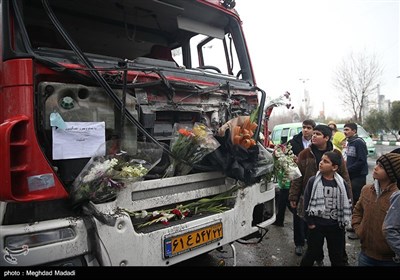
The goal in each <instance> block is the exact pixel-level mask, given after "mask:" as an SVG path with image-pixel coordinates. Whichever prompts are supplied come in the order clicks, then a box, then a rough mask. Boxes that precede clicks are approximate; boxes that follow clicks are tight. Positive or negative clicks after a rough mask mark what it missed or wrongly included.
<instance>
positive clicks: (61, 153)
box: [53, 122, 106, 160]
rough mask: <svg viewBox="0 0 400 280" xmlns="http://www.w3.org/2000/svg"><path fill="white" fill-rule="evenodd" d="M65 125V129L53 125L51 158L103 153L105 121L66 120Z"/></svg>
mask: <svg viewBox="0 0 400 280" xmlns="http://www.w3.org/2000/svg"><path fill="white" fill-rule="evenodd" d="M66 125H67V128H66V129H65V130H62V129H57V128H56V127H53V159H55V160H57V159H73V158H88V157H93V156H104V155H105V152H106V151H105V145H104V143H105V141H106V124H105V122H66ZM100 147H102V148H100ZM99 148H100V149H99Z"/></svg>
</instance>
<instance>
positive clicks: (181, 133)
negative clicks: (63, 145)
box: [165, 123, 220, 177]
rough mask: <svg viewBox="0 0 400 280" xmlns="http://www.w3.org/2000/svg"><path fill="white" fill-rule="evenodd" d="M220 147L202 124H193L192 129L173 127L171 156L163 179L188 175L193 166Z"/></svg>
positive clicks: (179, 126)
mask: <svg viewBox="0 0 400 280" xmlns="http://www.w3.org/2000/svg"><path fill="white" fill-rule="evenodd" d="M219 146H220V144H219V142H218V141H217V140H216V139H215V138H214V136H213V133H212V131H211V130H210V129H209V128H208V127H207V126H206V125H204V124H202V123H195V124H194V125H193V127H192V128H190V127H188V126H183V125H180V124H178V123H175V125H174V137H173V139H172V140H171V144H170V150H171V153H172V155H173V157H172V158H171V165H170V166H169V167H168V168H167V170H166V173H165V177H172V176H181V175H186V174H188V173H189V172H190V171H191V170H192V168H193V165H194V164H196V163H198V162H199V161H200V160H202V159H203V158H204V156H206V155H207V154H209V153H211V152H213V151H214V150H216V149H217V148H218V147H219Z"/></svg>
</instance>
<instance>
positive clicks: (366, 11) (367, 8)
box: [235, 0, 400, 117]
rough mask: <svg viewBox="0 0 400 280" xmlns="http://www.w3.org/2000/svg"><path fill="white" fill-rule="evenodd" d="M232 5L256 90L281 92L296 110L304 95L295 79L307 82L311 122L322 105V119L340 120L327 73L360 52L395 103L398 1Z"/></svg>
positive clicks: (274, 0)
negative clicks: (372, 58)
mask: <svg viewBox="0 0 400 280" xmlns="http://www.w3.org/2000/svg"><path fill="white" fill-rule="evenodd" d="M236 2H237V3H236V7H235V8H236V10H237V11H238V13H239V15H240V17H241V19H242V21H243V28H244V30H245V32H246V33H245V37H246V40H247V45H248V47H249V50H250V56H251V59H252V63H253V68H254V71H255V75H256V79H257V83H258V86H259V87H260V88H262V89H264V90H266V92H267V94H268V95H269V96H271V97H278V96H279V95H281V94H283V93H284V92H285V91H286V90H287V91H289V92H290V93H291V94H292V96H293V99H294V100H293V103H294V104H295V106H296V104H299V102H300V100H301V99H302V97H303V92H304V88H303V86H304V84H303V83H302V81H301V80H299V79H308V80H307V82H306V84H305V85H306V87H307V90H308V92H309V94H310V97H311V100H312V105H313V107H314V110H313V112H314V113H313V117H315V116H317V115H318V113H319V111H321V110H322V106H323V105H322V102H323V99H325V102H324V103H325V104H324V105H325V115H326V116H331V117H337V116H342V115H343V114H342V113H341V111H342V110H338V107H340V105H341V103H340V100H339V96H338V94H337V93H336V91H335V89H334V88H333V87H332V79H333V77H334V75H333V71H334V70H335V69H336V67H337V66H338V64H339V63H340V62H341V60H342V59H343V58H344V57H345V56H347V55H348V54H350V53H351V52H354V53H360V52H363V53H367V54H375V55H376V56H377V57H378V59H379V61H380V62H381V64H382V65H383V66H384V75H383V77H382V83H381V85H380V93H381V94H384V95H385V97H386V99H390V100H391V101H394V100H400V78H397V76H399V75H400V55H399V52H400V43H399V37H400V0H387V1H385V0H376V1H369V0H236ZM296 107H299V106H296ZM348 116H350V114H348Z"/></svg>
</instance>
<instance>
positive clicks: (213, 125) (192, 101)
mask: <svg viewBox="0 0 400 280" xmlns="http://www.w3.org/2000/svg"><path fill="white" fill-rule="evenodd" d="M234 3H235V2H234V1H231V0H229V1H228V0H225V1H219V0H168V1H166V0H131V1H126V0H125V1H121V0H102V1H99V0H86V1H78V0H68V1H67V0H55V1H54V0H43V1H40V0H5V1H1V3H0V7H1V10H0V13H1V17H0V19H1V21H2V22H1V25H0V26H1V29H0V34H1V37H2V42H1V46H0V47H1V53H0V137H1V139H2V140H1V141H2V144H1V147H0V157H1V162H0V176H1V178H2V180H1V182H0V250H1V254H2V257H1V258H0V259H1V260H0V265H2V266H34V265H60V266H65V265H73V266H170V265H174V264H177V263H179V262H182V261H184V260H187V259H189V258H193V257H195V256H197V255H200V254H203V253H206V252H209V251H211V250H214V249H216V248H218V247H220V246H223V245H226V244H232V243H233V242H234V241H236V240H238V239H241V238H245V237H246V236H251V235H254V234H255V233H259V232H260V231H261V230H265V228H266V227H267V226H268V225H270V224H271V223H273V222H274V220H275V212H274V211H275V210H274V209H275V205H274V196H275V191H274V188H273V184H272V183H271V182H270V181H269V180H268V179H265V178H266V177H265V178H264V176H259V177H257V178H256V180H254V181H252V182H251V183H244V182H243V181H242V180H240V179H238V178H232V176H227V174H226V172H224V170H222V169H220V170H218V169H213V170H206V169H203V170H201V169H193V170H192V171H191V172H190V173H189V174H187V175H184V176H171V177H168V178H165V177H164V174H165V170H166V169H167V168H168V166H169V165H170V161H171V157H170V154H169V153H168V151H169V148H170V145H171V140H172V139H173V137H174V127H175V125H176V124H180V125H188V126H190V125H193V124H194V123H201V124H204V125H205V126H207V128H208V129H210V130H211V131H212V132H213V133H214V134H216V133H217V132H218V130H219V129H220V127H221V126H223V125H224V124H225V123H227V122H228V121H229V120H231V119H234V118H237V117H241V116H250V114H251V113H252V112H254V111H256V109H257V108H258V107H260V108H263V105H264V101H265V92H264V91H263V90H262V89H260V88H258V87H257V84H256V80H255V75H254V73H253V69H252V66H251V60H250V54H249V52H248V49H247V45H246V41H245V35H244V33H243V29H242V22H241V20H240V17H239V15H238V14H237V12H236V11H235V10H234V8H233V7H234ZM261 121H262V110H260V113H259V114H258V127H261ZM73 123H79V124H82V123H83V124H89V123H94V124H97V125H100V127H102V128H101V129H102V133H103V134H102V135H104V139H103V138H101V139H94V140H96V141H94V142H93V143H95V142H96V143H98V141H100V142H104V143H106V142H108V141H110V140H115V139H116V140H118V141H119V143H120V145H121V146H123V147H124V150H125V151H127V152H128V153H130V154H131V155H136V154H137V153H138V152H139V150H140V151H141V152H142V154H146V152H147V153H148V154H149V153H153V150H149V151H147V150H143V148H141V147H142V143H152V144H153V145H155V147H156V149H158V150H161V154H162V155H161V156H160V161H159V162H158V163H157V165H156V166H154V168H152V170H151V172H149V173H148V174H146V176H144V177H143V180H140V181H135V182H130V183H128V184H127V185H126V186H125V188H123V189H122V190H121V191H119V192H118V193H117V194H116V195H115V196H114V197H113V198H112V199H110V200H106V201H102V202H95V201H92V200H88V201H87V202H86V203H84V204H80V205H78V206H77V205H74V204H73V203H71V191H72V189H73V186H74V182H75V181H76V178H77V177H78V176H79V174H81V172H82V170H83V169H84V167H85V166H86V165H87V164H88V162H89V161H90V160H91V158H92V156H91V155H90V154H88V153H87V147H91V145H90V141H89V143H88V144H89V145H88V146H84V147H85V148H82V149H81V148H80V147H81V146H80V144H79V145H78V143H79V141H80V140H79V139H78V140H79V141H78V142H76V143H77V144H76V145H75V144H72V143H68V140H65V139H64V142H63V143H64V144H65V146H66V147H67V146H68V147H70V148H69V149H70V150H69V151H65V150H62V149H60V145H59V144H57V143H58V142H57V141H56V140H57V138H56V136H55V135H56V134H55V131H56V130H57V129H59V128H60V127H62V126H63V125H64V124H66V125H68V124H73ZM259 132H260V130H259V129H258V130H257V131H256V133H255V136H254V137H255V139H257V138H258V134H259ZM102 137H103V136H102ZM81 140H82V141H86V140H84V139H81ZM82 141H81V142H82ZM62 146H63V145H61V148H62ZM92 146H94V144H93V145H92ZM92 148H93V147H92ZM72 150H73V152H74V153H71V151H72ZM260 150H262V147H260ZM72 154H73V155H72ZM93 156H94V155H93ZM227 192H229V194H230V198H229V199H226V200H224V201H223V202H222V203H223V204H224V207H225V208H224V210H223V211H222V212H219V213H215V212H202V213H196V214H195V215H192V216H190V217H187V218H185V219H179V220H174V221H170V222H169V223H168V224H162V223H154V224H151V225H149V226H146V227H141V226H139V225H138V221H137V219H136V218H135V216H132V215H129V213H151V212H156V211H160V210H162V209H169V208H174V207H178V205H185V204H188V203H193V202H197V201H200V200H201V199H212V198H215V197H216V196H218V195H221V194H224V193H227ZM121 209H124V210H126V211H122V210H121ZM211 231H213V232H216V233H215V234H213V235H210V234H209V235H206V233H207V232H208V233H209V232H211ZM217 233H218V234H217ZM201 236H202V239H201V241H200V240H199V241H197V239H196V237H201ZM193 240H196V242H192V241H193ZM178 243H180V244H181V246H173V245H174V244H178Z"/></svg>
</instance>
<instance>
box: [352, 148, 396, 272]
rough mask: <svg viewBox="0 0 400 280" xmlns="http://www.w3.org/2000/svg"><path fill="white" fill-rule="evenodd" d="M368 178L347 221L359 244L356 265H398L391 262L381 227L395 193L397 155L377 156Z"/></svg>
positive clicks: (393, 258) (392, 252)
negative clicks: (350, 217)
mask: <svg viewBox="0 0 400 280" xmlns="http://www.w3.org/2000/svg"><path fill="white" fill-rule="evenodd" d="M372 177H373V178H374V183H373V184H367V185H365V186H364V187H363V188H362V190H361V195H360V198H359V200H358V202H357V204H356V206H355V207H354V209H353V217H352V221H351V225H352V227H353V228H354V231H355V233H356V234H357V235H358V237H359V238H360V242H361V252H360V255H359V259H358V265H359V266H400V262H396V261H395V253H394V251H393V250H392V249H391V247H390V246H389V244H388V242H387V241H386V239H385V235H384V231H385V226H384V225H383V221H384V219H385V217H386V212H387V211H388V210H389V206H390V197H391V195H392V194H393V193H394V192H396V191H398V185H397V182H398V181H399V180H400V154H396V153H387V154H384V155H382V156H380V157H379V158H378V159H377V161H376V166H375V167H374V170H373V173H372ZM396 210H397V211H398V209H396ZM397 215H398V214H397ZM382 228H383V231H382ZM395 241H396V242H398V240H395Z"/></svg>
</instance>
